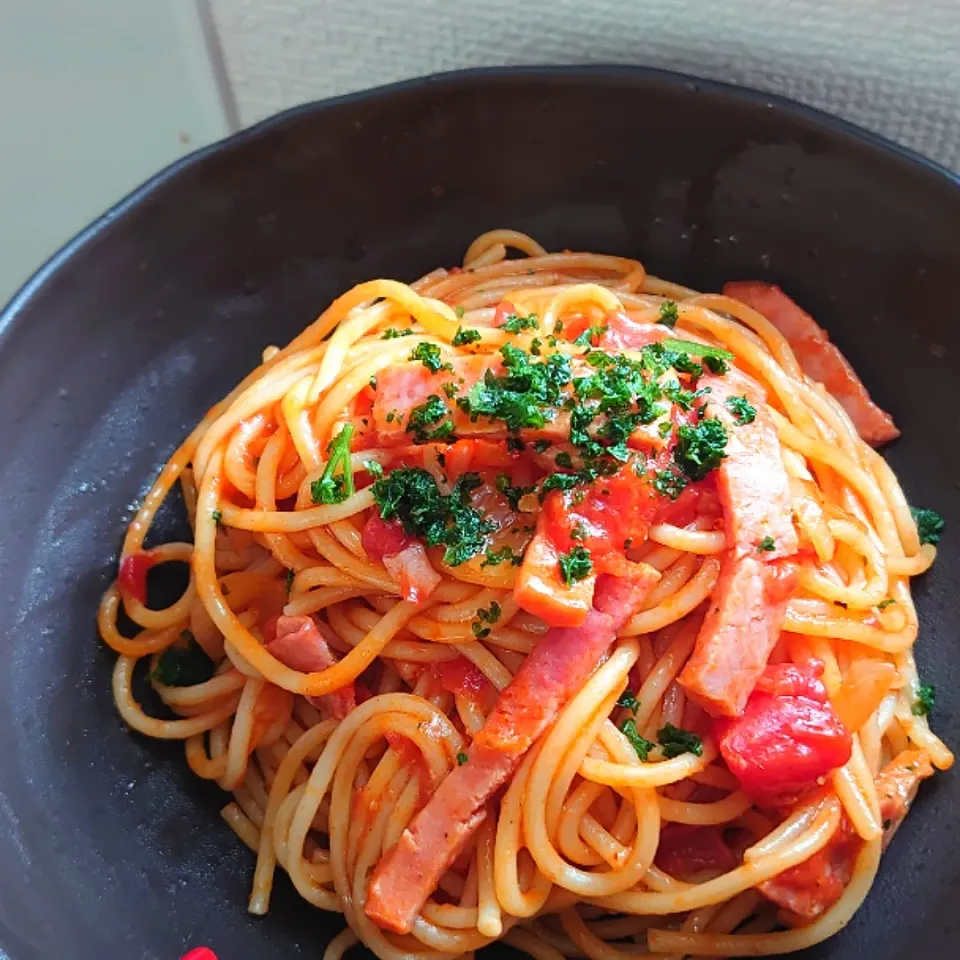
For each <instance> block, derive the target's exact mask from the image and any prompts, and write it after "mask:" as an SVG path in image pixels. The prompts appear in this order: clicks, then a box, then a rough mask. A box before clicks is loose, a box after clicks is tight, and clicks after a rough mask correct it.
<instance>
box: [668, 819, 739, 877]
mask: <svg viewBox="0 0 960 960" xmlns="http://www.w3.org/2000/svg"><path fill="white" fill-rule="evenodd" d="M654 863H656V865H657V866H658V867H659V868H660V869H661V870H665V871H666V872H667V873H669V874H670V876H671V877H676V878H677V879H678V880H686V879H689V878H690V877H692V876H694V875H695V874H698V873H701V872H702V871H704V870H711V871H716V872H717V873H726V872H727V871H729V870H733V869H734V867H736V865H737V858H736V856H735V855H734V853H733V851H732V850H731V849H730V847H728V846H727V844H726V842H725V841H724V839H723V834H722V833H721V832H720V830H719V829H718V828H717V827H695V826H689V825H687V824H684V823H668V824H667V825H666V826H665V827H664V828H663V829H662V830H661V831H660V843H659V845H658V846H657V855H656V857H655V858H654Z"/></svg>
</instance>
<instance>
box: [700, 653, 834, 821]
mask: <svg viewBox="0 0 960 960" xmlns="http://www.w3.org/2000/svg"><path fill="white" fill-rule="evenodd" d="M763 688H766V689H763ZM768 689H771V690H778V691H796V692H789V693H779V694H775V693H768V692H766V691H767V690H768ZM801 692H803V693H806V694H813V696H809V695H797V694H799V693H801ZM715 729H716V734H717V742H718V743H719V745H720V753H721V754H722V756H723V759H724V760H725V761H726V764H727V766H728V767H729V768H730V772H731V773H733V775H734V776H735V777H736V778H737V779H738V780H739V781H740V785H741V786H742V787H743V790H744V792H746V793H747V794H749V795H750V796H752V797H755V798H757V799H758V800H759V801H761V802H765V803H769V804H776V803H783V802H786V801H787V800H788V799H792V798H795V797H797V796H798V795H799V794H801V793H803V792H804V791H806V790H809V789H811V788H813V787H815V786H817V785H818V784H819V783H821V782H822V779H823V778H824V777H825V776H826V775H827V774H828V773H830V772H831V771H833V770H835V769H837V767H842V766H843V765H844V764H845V763H846V762H847V761H848V760H849V759H850V751H851V747H852V740H851V736H850V732H849V731H848V730H847V728H846V727H845V726H844V725H843V724H842V723H841V722H840V720H839V719H838V718H837V715H836V714H835V713H834V711H833V708H832V707H831V706H830V704H829V703H827V702H826V691H825V690H824V689H823V684H822V683H821V682H820V680H819V678H817V677H816V676H814V675H812V674H810V673H806V674H805V673H804V672H803V671H801V670H800V669H799V668H797V667H794V666H792V665H786V664H780V665H777V666H775V667H768V668H767V670H766V671H765V672H764V675H763V678H762V679H761V680H760V682H759V683H758V685H757V689H756V690H755V691H754V693H753V694H752V695H751V697H750V699H749V700H748V701H747V706H746V709H745V710H744V712H743V715H742V716H740V717H736V718H733V719H729V720H718V721H717V723H716V728H715Z"/></svg>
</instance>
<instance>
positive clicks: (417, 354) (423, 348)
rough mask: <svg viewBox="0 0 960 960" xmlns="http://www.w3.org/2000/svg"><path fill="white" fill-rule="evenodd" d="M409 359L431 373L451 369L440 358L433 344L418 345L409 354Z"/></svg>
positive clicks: (438, 351)
mask: <svg viewBox="0 0 960 960" xmlns="http://www.w3.org/2000/svg"><path fill="white" fill-rule="evenodd" d="M410 359H411V360H419V361H420V362H421V363H422V364H423V365H424V366H425V367H426V368H427V369H428V370H429V371H430V372H431V373H439V372H440V371H441V370H452V369H453V367H452V366H451V365H450V364H449V363H444V362H443V360H442V359H441V358H440V348H439V347H438V346H437V345H436V344H435V343H418V344H417V345H416V347H414V349H413V351H412V352H411V353H410Z"/></svg>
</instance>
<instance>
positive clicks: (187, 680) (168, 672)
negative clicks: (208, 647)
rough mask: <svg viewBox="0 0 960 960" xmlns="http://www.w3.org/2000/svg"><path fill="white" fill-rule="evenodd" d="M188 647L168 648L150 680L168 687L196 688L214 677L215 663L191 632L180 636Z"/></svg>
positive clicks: (158, 661) (185, 632)
mask: <svg viewBox="0 0 960 960" xmlns="http://www.w3.org/2000/svg"><path fill="white" fill-rule="evenodd" d="M180 639H181V640H182V641H183V642H184V643H185V644H186V646H180V647H167V649H166V650H164V651H163V653H162V654H161V655H160V659H159V660H157V665H156V667H155V668H154V669H153V671H152V672H151V674H150V679H151V680H155V681H156V682H157V683H162V684H163V685H164V686H167V687H194V686H196V685H197V684H198V683H206V681H207V680H209V679H210V678H211V677H212V676H213V670H214V663H213V661H212V660H211V659H210V658H209V657H208V656H207V655H206V654H205V653H204V652H203V647H201V646H200V644H199V643H197V641H196V639H195V638H194V636H193V634H192V633H191V632H190V631H189V630H184V631H183V633H181V634H180Z"/></svg>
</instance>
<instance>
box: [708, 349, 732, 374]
mask: <svg viewBox="0 0 960 960" xmlns="http://www.w3.org/2000/svg"><path fill="white" fill-rule="evenodd" d="M703 365H704V366H705V367H706V368H707V369H708V370H709V371H710V372H711V373H715V374H717V375H718V376H721V375H723V374H724V373H726V372H727V371H728V370H729V369H730V367H729V366H728V365H727V361H726V360H724V359H723V357H714V356H711V355H710V354H707V355H706V356H705V357H704V358H703Z"/></svg>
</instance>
